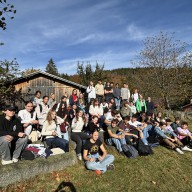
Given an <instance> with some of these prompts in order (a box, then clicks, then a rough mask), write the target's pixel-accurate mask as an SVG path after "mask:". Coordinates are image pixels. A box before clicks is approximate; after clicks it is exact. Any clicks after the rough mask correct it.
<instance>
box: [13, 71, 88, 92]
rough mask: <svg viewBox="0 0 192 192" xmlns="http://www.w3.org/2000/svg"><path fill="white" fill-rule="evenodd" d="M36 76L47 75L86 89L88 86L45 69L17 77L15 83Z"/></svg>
mask: <svg viewBox="0 0 192 192" xmlns="http://www.w3.org/2000/svg"><path fill="white" fill-rule="evenodd" d="M34 76H45V77H46V76H47V77H51V78H52V79H53V80H58V81H61V82H63V83H67V84H70V85H73V86H75V87H79V88H83V89H86V86H84V85H81V84H78V83H75V82H73V81H69V80H67V79H64V78H61V77H58V76H56V75H53V74H50V73H47V72H44V71H36V72H33V73H30V74H28V75H25V76H22V77H19V78H16V79H15V80H13V84H17V83H19V82H23V81H27V80H28V79H30V78H33V77H34Z"/></svg>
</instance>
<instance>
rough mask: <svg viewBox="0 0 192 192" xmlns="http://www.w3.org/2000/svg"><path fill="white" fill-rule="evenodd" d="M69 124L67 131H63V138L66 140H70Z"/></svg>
mask: <svg viewBox="0 0 192 192" xmlns="http://www.w3.org/2000/svg"><path fill="white" fill-rule="evenodd" d="M68 128H69V127H68V126H66V133H62V132H61V138H63V139H65V140H67V141H69V132H68Z"/></svg>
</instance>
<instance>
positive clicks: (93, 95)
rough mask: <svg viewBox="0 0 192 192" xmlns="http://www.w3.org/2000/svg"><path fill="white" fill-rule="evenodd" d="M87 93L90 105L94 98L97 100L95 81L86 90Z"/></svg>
mask: <svg viewBox="0 0 192 192" xmlns="http://www.w3.org/2000/svg"><path fill="white" fill-rule="evenodd" d="M86 92H87V93H88V103H89V102H90V100H91V99H92V98H93V99H95V98H96V93H95V87H94V86H93V81H90V83H89V86H88V87H87V89H86Z"/></svg>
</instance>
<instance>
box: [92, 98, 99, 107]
mask: <svg viewBox="0 0 192 192" xmlns="http://www.w3.org/2000/svg"><path fill="white" fill-rule="evenodd" d="M96 102H98V107H99V108H100V102H99V99H98V98H95V99H94V101H93V107H94V108H95V103H96Z"/></svg>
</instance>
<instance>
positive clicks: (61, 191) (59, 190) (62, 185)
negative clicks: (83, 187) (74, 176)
mask: <svg viewBox="0 0 192 192" xmlns="http://www.w3.org/2000/svg"><path fill="white" fill-rule="evenodd" d="M64 188H68V189H70V191H71V192H77V190H76V188H75V186H74V185H73V183H71V182H64V181H63V182H61V183H60V185H59V186H58V187H57V189H56V190H55V192H65V190H64Z"/></svg>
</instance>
